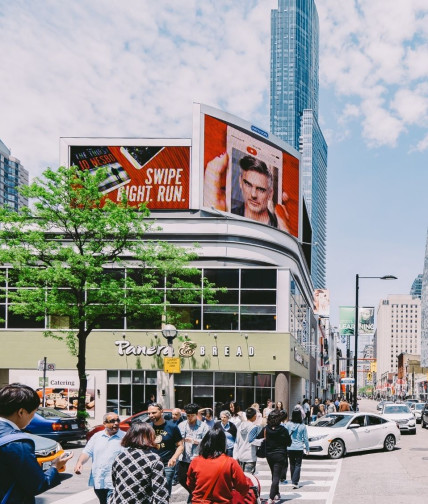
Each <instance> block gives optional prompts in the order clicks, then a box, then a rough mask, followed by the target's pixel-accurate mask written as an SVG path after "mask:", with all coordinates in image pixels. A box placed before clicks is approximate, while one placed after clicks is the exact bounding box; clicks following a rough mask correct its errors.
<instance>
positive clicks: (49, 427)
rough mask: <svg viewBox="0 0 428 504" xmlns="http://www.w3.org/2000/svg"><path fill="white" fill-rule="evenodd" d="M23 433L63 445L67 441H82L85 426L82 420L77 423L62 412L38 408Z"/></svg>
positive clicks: (74, 418) (73, 417) (73, 418)
mask: <svg viewBox="0 0 428 504" xmlns="http://www.w3.org/2000/svg"><path fill="white" fill-rule="evenodd" d="M25 432H29V433H30V434H37V435H39V436H43V437H46V438H49V439H53V440H55V441H60V442H61V443H63V444H65V443H67V442H68V441H75V440H79V439H84V438H85V435H86V426H85V422H84V421H83V420H82V421H80V422H79V421H78V420H77V418H76V417H75V416H71V415H68V414H67V413H64V412H63V411H58V410H56V409H54V408H42V407H40V408H39V409H38V410H37V412H36V414H35V415H34V417H33V419H32V420H31V422H30V423H29V424H28V425H27V427H26V428H25Z"/></svg>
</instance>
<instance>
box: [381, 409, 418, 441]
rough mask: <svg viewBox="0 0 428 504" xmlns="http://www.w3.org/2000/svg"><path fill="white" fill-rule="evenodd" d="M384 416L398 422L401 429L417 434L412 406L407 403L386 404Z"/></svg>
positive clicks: (383, 411)
mask: <svg viewBox="0 0 428 504" xmlns="http://www.w3.org/2000/svg"><path fill="white" fill-rule="evenodd" d="M382 416H383V417H384V418H388V419H389V420H393V421H395V422H397V424H398V427H399V428H400V431H408V432H410V433H411V434H416V419H415V416H414V415H413V413H412V412H411V411H410V408H409V407H408V406H406V405H405V404H385V406H384V407H383V410H382Z"/></svg>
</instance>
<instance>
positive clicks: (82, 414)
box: [77, 328, 88, 420]
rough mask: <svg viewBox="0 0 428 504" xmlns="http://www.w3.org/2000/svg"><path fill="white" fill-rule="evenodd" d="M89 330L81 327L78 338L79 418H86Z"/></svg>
mask: <svg viewBox="0 0 428 504" xmlns="http://www.w3.org/2000/svg"><path fill="white" fill-rule="evenodd" d="M87 337H88V334H87V332H86V331H85V330H84V328H79V332H78V334H77V339H78V342H79V350H78V353H77V372H78V374H79V396H78V398H77V418H78V419H79V420H86V417H87V413H86V389H87V386H88V379H87V377H86V338H87Z"/></svg>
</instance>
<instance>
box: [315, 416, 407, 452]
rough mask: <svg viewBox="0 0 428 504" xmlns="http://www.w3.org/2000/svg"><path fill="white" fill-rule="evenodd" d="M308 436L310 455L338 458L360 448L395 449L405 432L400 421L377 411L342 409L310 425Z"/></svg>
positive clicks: (360, 449)
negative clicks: (401, 429)
mask: <svg viewBox="0 0 428 504" xmlns="http://www.w3.org/2000/svg"><path fill="white" fill-rule="evenodd" d="M308 437H309V449H310V453H309V454H310V455H320V456H326V455H328V456H329V457H330V458H332V459H338V458H340V457H343V456H344V455H345V453H350V452H356V451H365V450H378V449H381V448H383V449H384V450H386V451H392V450H393V449H394V447H395V445H396V444H397V443H398V442H399V441H400V437H401V435H400V429H399V428H398V425H397V423H396V422H394V421H392V420H388V419H386V418H383V417H382V416H380V415H377V414H376V413H361V412H357V413H353V412H338V413H329V414H328V415H325V416H323V417H321V418H319V419H318V420H317V421H316V422H315V423H314V424H312V425H309V426H308Z"/></svg>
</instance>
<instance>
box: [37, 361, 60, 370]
mask: <svg viewBox="0 0 428 504" xmlns="http://www.w3.org/2000/svg"><path fill="white" fill-rule="evenodd" d="M43 369H44V359H41V360H39V361H38V362H37V370H38V371H43ZM55 369H56V366H55V364H54V363H53V362H50V363H46V371H55Z"/></svg>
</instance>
